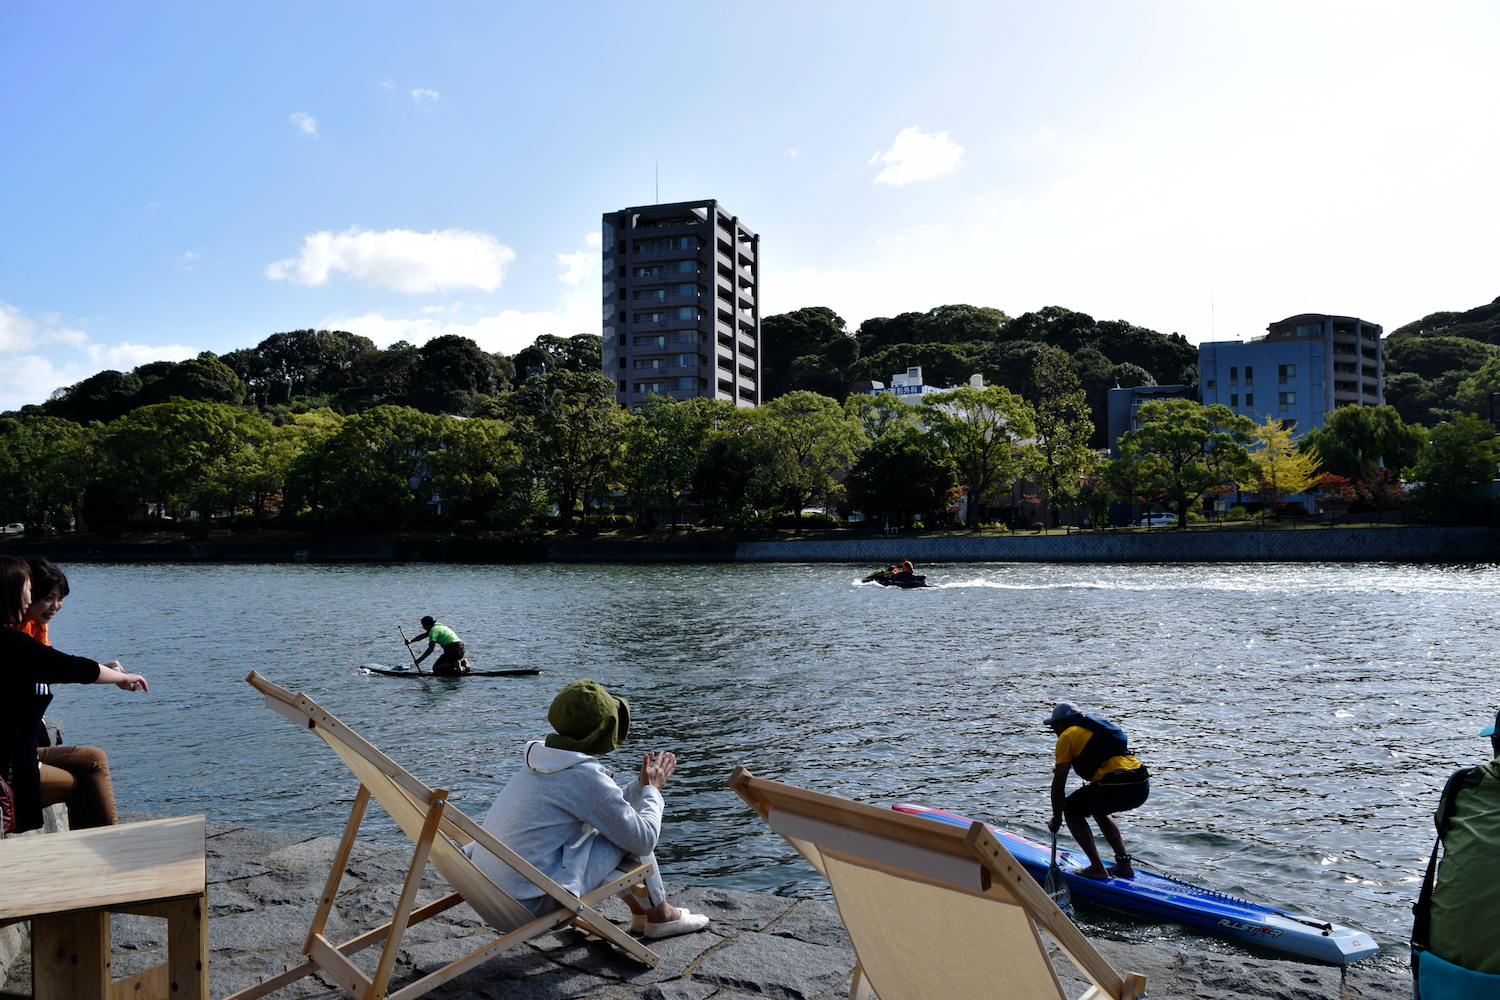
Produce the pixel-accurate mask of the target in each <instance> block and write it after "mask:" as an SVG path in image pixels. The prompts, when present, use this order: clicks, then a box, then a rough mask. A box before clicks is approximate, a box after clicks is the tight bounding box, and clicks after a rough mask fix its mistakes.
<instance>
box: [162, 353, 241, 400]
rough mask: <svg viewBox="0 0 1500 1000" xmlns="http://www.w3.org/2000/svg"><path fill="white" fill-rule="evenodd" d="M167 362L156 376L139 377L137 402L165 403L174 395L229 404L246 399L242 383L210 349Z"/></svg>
mask: <svg viewBox="0 0 1500 1000" xmlns="http://www.w3.org/2000/svg"><path fill="white" fill-rule="evenodd" d="M166 364H167V365H169V366H170V367H168V368H166V369H165V370H164V371H162V372H161V374H160V376H159V377H157V378H155V379H154V380H152V381H150V382H145V380H142V381H143V383H144V384H143V386H142V388H141V390H140V392H139V393H137V394H136V397H135V400H134V402H135V403H136V405H142V404H151V403H165V402H166V401H167V400H169V399H172V398H174V397H180V398H182V399H196V400H200V401H202V402H205V403H229V404H238V403H241V402H243V401H244V399H245V396H246V389H245V383H244V382H242V381H240V377H239V376H238V375H236V374H235V373H234V371H233V370H232V369H231V368H230V367H229V366H228V365H226V364H224V362H222V361H220V360H219V358H218V356H217V355H215V354H214V353H213V352H212V351H204V352H203V353H202V354H200V355H198V356H197V357H196V358H189V359H188V360H187V361H182V362H179V363H177V364H171V362H166ZM143 367H144V366H143ZM138 370H139V369H138Z"/></svg>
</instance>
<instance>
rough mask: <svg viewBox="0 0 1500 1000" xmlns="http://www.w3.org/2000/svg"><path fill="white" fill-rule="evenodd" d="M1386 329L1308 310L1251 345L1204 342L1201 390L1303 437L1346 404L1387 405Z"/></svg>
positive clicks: (1207, 397) (1208, 397) (1200, 349)
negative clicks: (1383, 343)
mask: <svg viewBox="0 0 1500 1000" xmlns="http://www.w3.org/2000/svg"><path fill="white" fill-rule="evenodd" d="M1380 333H1381V328H1380V327H1379V326H1378V325H1377V324H1374V323H1368V322H1366V321H1365V320H1362V319H1360V318H1358V317H1357V316H1327V315H1324V314H1322V313H1302V314H1300V315H1297V316H1289V317H1287V318H1286V319H1284V320H1281V321H1280V322H1278V323H1272V324H1271V325H1270V326H1268V327H1267V328H1266V335H1265V336H1264V337H1257V338H1255V339H1254V340H1251V341H1248V342H1246V341H1240V340H1220V341H1209V342H1206V343H1203V344H1200V345H1198V391H1199V393H1200V394H1201V395H1202V397H1203V402H1205V403H1223V404H1224V405H1225V406H1227V407H1229V408H1230V409H1231V410H1234V411H1235V412H1236V413H1242V414H1244V415H1245V416H1248V417H1250V418H1252V419H1254V420H1256V421H1257V422H1262V423H1263V422H1264V421H1265V419H1266V418H1267V417H1268V416H1269V417H1276V418H1278V419H1280V420H1282V421H1284V422H1288V423H1290V424H1291V425H1292V428H1293V430H1294V431H1295V432H1296V433H1297V434H1299V435H1300V434H1303V433H1305V432H1306V431H1308V430H1310V429H1312V428H1314V427H1322V426H1323V419H1324V415H1325V414H1326V413H1327V412H1328V411H1329V410H1333V409H1336V408H1338V407H1340V406H1379V405H1381V404H1383V403H1384V402H1385V361H1384V357H1383V354H1382V349H1381V343H1380Z"/></svg>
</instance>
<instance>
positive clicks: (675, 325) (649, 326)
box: [630, 319, 708, 330]
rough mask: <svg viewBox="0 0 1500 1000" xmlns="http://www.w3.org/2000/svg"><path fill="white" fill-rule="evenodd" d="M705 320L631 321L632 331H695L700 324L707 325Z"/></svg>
mask: <svg viewBox="0 0 1500 1000" xmlns="http://www.w3.org/2000/svg"><path fill="white" fill-rule="evenodd" d="M707 322H708V320H706V319H658V320H644V319H643V320H640V321H639V322H637V321H635V320H632V321H631V322H630V328H631V329H632V330H695V329H700V328H701V324H705V323H707Z"/></svg>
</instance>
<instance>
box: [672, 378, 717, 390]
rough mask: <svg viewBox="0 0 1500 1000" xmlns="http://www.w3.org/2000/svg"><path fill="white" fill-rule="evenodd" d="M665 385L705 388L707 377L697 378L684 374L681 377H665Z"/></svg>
mask: <svg viewBox="0 0 1500 1000" xmlns="http://www.w3.org/2000/svg"><path fill="white" fill-rule="evenodd" d="M667 385H668V386H670V387H671V388H673V389H678V390H681V389H707V388H708V379H706V378H698V377H697V376H695V375H684V376H682V377H681V378H669V379H667Z"/></svg>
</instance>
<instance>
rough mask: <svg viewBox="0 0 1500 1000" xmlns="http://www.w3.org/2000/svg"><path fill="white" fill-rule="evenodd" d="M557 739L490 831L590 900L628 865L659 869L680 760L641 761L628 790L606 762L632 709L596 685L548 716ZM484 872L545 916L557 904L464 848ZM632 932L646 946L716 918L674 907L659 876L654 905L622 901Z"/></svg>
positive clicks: (498, 811) (537, 757)
mask: <svg viewBox="0 0 1500 1000" xmlns="http://www.w3.org/2000/svg"><path fill="white" fill-rule="evenodd" d="M547 721H548V722H549V723H551V725H552V728H553V729H554V730H555V732H553V733H552V734H551V735H550V736H548V737H547V738H546V739H545V740H532V741H530V742H529V743H527V744H526V746H525V748H524V749H523V750H522V755H523V760H524V763H523V765H522V767H521V769H520V770H519V771H517V772H516V773H515V775H513V776H512V777H511V779H510V780H509V781H507V782H506V783H505V787H504V788H502V789H501V790H500V794H499V795H498V796H497V797H496V798H495V804H494V805H493V806H491V807H490V811H489V813H488V814H486V816H485V818H484V828H485V829H486V830H488V831H489V832H490V833H492V834H494V835H495V836H496V837H498V838H499V839H500V841H501V842H502V843H504V844H505V845H506V846H508V847H510V848H511V849H513V850H514V851H515V852H516V853H517V854H519V855H521V857H523V858H525V859H526V860H527V861H529V862H531V864H533V865H535V866H536V867H537V868H538V869H540V870H541V871H542V873H543V874H545V875H546V876H547V877H548V878H551V879H553V880H554V881H556V882H557V883H558V884H559V885H561V886H562V887H563V888H565V889H567V890H568V891H569V892H571V893H573V894H575V895H578V896H582V895H583V894H584V893H587V892H591V891H592V890H594V889H596V888H598V887H599V886H601V885H603V884H604V883H606V882H608V881H610V880H611V879H613V878H615V877H616V876H617V874H618V873H617V872H616V868H617V867H618V866H619V864H620V862H621V861H622V860H624V859H625V858H627V857H631V858H636V859H639V860H640V861H650V862H652V863H653V864H654V863H655V860H656V856H655V851H656V845H657V842H658V840H659V839H660V837H661V823H662V814H663V812H664V810H665V802H664V800H663V798H662V789H664V788H666V786H667V779H668V778H670V777H671V776H672V772H673V771H674V770H675V769H676V766H677V757H676V755H675V754H672V753H659V754H652V753H646V754H643V755H642V759H641V769H640V773H639V774H637V775H636V776H635V778H634V779H633V780H632V781H631V782H630V783H629V784H628V785H626V786H625V787H624V788H623V789H622V788H621V787H620V786H619V785H617V784H615V781H614V777H613V772H612V771H610V770H609V769H608V768H606V767H605V766H604V765H603V764H602V763H600V762H599V760H598V758H599V757H600V756H601V755H603V754H607V753H609V752H610V751H612V750H615V749H616V748H618V747H619V746H620V744H621V743H623V742H625V738H626V736H627V735H629V733H630V703H629V702H627V701H626V700H625V699H624V698H616V697H615V696H614V695H612V694H610V693H609V692H608V691H606V690H605V689H604V687H603V686H602V685H601V684H599V683H598V682H597V681H591V680H581V681H573V682H572V683H571V684H569V685H567V686H566V687H564V688H563V689H562V690H561V691H560V692H558V694H557V697H555V698H554V699H553V700H552V706H551V708H550V709H548V711H547ZM466 851H467V852H468V853H469V856H470V857H471V858H473V860H474V863H475V865H477V866H478V868H479V870H480V871H482V872H484V874H485V875H486V876H487V877H488V878H489V879H490V880H491V881H492V882H494V883H495V884H496V885H497V886H499V887H500V888H501V889H502V890H504V891H505V892H506V893H508V894H509V895H510V897H511V898H512V899H514V900H516V902H518V903H520V904H521V905H522V906H525V907H526V908H527V909H529V910H531V912H533V913H535V914H536V915H537V916H543V915H545V914H547V913H550V912H551V911H553V910H555V909H556V908H557V906H558V903H557V900H555V899H553V898H552V897H551V896H548V895H547V894H546V893H544V892H543V891H542V890H541V889H540V888H539V887H538V886H536V885H535V884H534V883H532V882H530V881H529V880H527V879H525V878H523V877H522V876H521V875H520V874H519V873H517V872H516V871H515V869H513V868H511V867H510V866H509V865H507V864H505V863H504V862H503V861H501V860H500V859H499V858H496V857H495V856H494V855H493V854H491V853H490V852H489V851H486V850H485V849H484V848H483V847H480V846H479V845H478V844H477V843H475V844H471V845H469V847H468V848H466ZM621 898H622V899H624V900H625V904H626V905H627V906H629V907H630V912H631V914H632V920H631V929H632V930H634V931H636V932H637V933H641V934H644V935H645V936H646V937H648V938H663V937H671V936H672V935H675V934H689V933H692V932H694V931H701V930H703V929H704V928H705V927H707V926H708V917H707V916H705V915H703V914H701V913H693V912H692V911H691V910H687V909H679V908H677V907H675V906H673V905H671V904H670V903H668V902H667V897H666V890H665V889H664V888H663V887H662V880H661V873H660V872H659V871H655V870H653V871H652V873H651V875H650V876H649V877H648V878H647V879H646V903H647V904H648V905H644V906H643V905H642V904H641V902H639V901H638V900H637V899H636V896H635V894H634V893H631V892H626V893H622V894H621Z"/></svg>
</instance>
